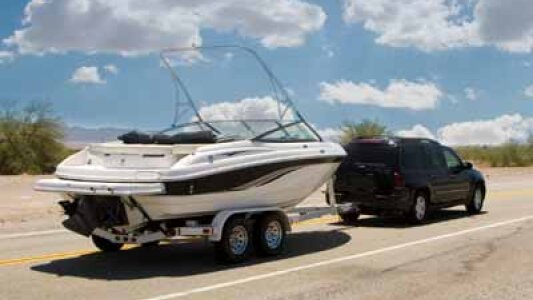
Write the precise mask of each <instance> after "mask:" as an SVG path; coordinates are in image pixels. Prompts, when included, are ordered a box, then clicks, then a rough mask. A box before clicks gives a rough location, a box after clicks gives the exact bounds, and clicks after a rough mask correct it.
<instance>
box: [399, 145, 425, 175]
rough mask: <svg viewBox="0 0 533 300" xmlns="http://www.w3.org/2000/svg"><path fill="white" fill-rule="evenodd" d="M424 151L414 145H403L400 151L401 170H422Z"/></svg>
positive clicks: (419, 146)
mask: <svg viewBox="0 0 533 300" xmlns="http://www.w3.org/2000/svg"><path fill="white" fill-rule="evenodd" d="M423 158H424V149H423V147H422V145H420V144H415V143H408V144H404V145H403V147H402V150H401V163H402V169H403V170H406V171H415V170H421V169H424V159H423Z"/></svg>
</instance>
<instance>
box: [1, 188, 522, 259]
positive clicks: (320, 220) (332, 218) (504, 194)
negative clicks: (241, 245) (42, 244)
mask: <svg viewBox="0 0 533 300" xmlns="http://www.w3.org/2000/svg"><path fill="white" fill-rule="evenodd" d="M527 194H529V195H531V196H533V189H519V190H510V191H494V192H491V191H489V192H488V193H487V196H490V197H495V196H497V197H498V198H499V199H502V198H503V199H505V198H512V197H515V196H523V195H527ZM337 221H339V217H338V216H333V215H330V216H324V217H322V218H317V219H311V220H306V221H301V222H296V223H294V224H293V227H305V226H310V225H321V224H328V223H333V222H337ZM135 247H137V245H125V246H124V248H123V249H125V250H126V249H131V248H135ZM96 252H98V250H89V249H84V250H77V251H70V252H59V253H51V254H44V255H36V256H28V257H20V258H11V259H3V260H0V266H9V265H19V264H25V263H32V262H39V261H47V260H53V259H59V258H70V257H76V256H81V255H87V254H92V253H96Z"/></svg>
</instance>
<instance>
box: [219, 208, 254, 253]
mask: <svg viewBox="0 0 533 300" xmlns="http://www.w3.org/2000/svg"><path fill="white" fill-rule="evenodd" d="M250 238H251V234H250V230H249V229H248V226H247V225H246V222H245V220H244V218H240V217H233V218H231V219H229V220H228V221H227V222H226V224H225V225H224V229H222V238H221V239H220V241H218V242H215V248H216V255H217V258H218V259H219V260H222V261H225V262H228V263H240V262H243V261H245V260H246V259H247V258H248V255H249V253H250V250H251V246H252V245H251V244H252V243H251V239H250Z"/></svg>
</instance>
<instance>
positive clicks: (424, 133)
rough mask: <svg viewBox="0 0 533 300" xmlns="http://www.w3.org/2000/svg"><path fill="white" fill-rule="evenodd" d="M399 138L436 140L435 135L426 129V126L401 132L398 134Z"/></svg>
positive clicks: (418, 125)
mask: <svg viewBox="0 0 533 300" xmlns="http://www.w3.org/2000/svg"><path fill="white" fill-rule="evenodd" d="M396 134H397V135H398V136H403V137H418V138H428V139H435V135H434V134H433V133H431V131H430V130H429V129H428V128H427V127H425V126H424V125H421V124H417V125H415V126H413V127H412V128H411V129H405V130H400V131H398V132H397V133H396Z"/></svg>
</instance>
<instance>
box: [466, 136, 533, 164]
mask: <svg viewBox="0 0 533 300" xmlns="http://www.w3.org/2000/svg"><path fill="white" fill-rule="evenodd" d="M457 151H458V152H459V153H460V154H461V156H462V157H463V158H464V159H465V160H470V161H473V162H476V163H478V164H486V165H489V166H491V167H525V166H531V165H533V145H532V144H529V143H528V144H518V143H513V142H509V143H506V144H503V145H500V146H465V147H458V148H457Z"/></svg>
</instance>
